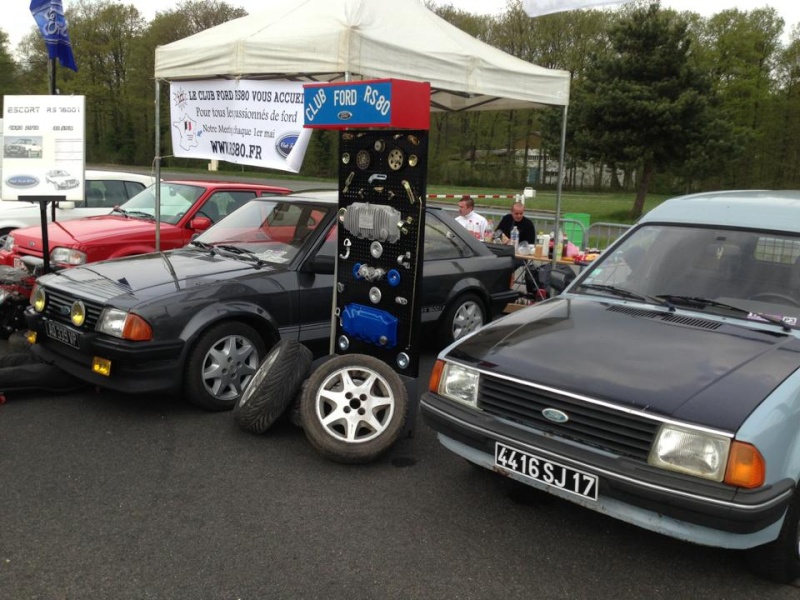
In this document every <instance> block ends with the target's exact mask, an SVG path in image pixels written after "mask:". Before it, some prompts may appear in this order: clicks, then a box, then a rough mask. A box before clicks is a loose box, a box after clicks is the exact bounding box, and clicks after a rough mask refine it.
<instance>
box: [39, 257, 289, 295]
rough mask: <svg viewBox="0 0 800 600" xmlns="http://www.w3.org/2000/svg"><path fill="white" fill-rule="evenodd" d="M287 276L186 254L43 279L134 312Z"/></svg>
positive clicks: (125, 261) (226, 259)
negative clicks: (141, 306)
mask: <svg viewBox="0 0 800 600" xmlns="http://www.w3.org/2000/svg"><path fill="white" fill-rule="evenodd" d="M283 271H284V269H283V268H282V267H276V266H275V265H262V266H261V267H257V266H256V265H255V263H253V262H251V261H248V260H242V259H237V258H232V257H228V256H223V255H221V254H219V253H215V254H211V253H207V252H201V251H198V250H193V249H189V248H183V249H180V250H173V251H171V252H155V253H152V254H141V255H138V256H130V257H126V258H118V259H115V260H107V261H101V262H96V263H91V264H89V265H83V266H81V267H75V268H72V269H64V270H62V271H57V272H55V273H50V274H48V275H44V276H42V277H40V278H39V282H40V283H41V284H42V285H44V286H45V287H48V286H53V287H55V288H59V289H62V290H65V291H69V293H71V294H75V295H76V296H79V297H83V298H86V299H87V300H92V301H95V302H101V303H102V302H108V301H109V300H112V299H114V298H118V297H121V296H124V298H125V299H124V301H122V304H124V306H125V307H126V308H130V307H132V306H135V305H136V304H138V303H139V302H142V301H147V300H151V299H159V298H170V297H171V296H172V295H173V294H174V293H175V292H178V291H180V290H185V289H191V288H196V287H197V286H202V285H208V284H214V285H216V284H219V283H222V282H225V281H227V280H229V279H233V278H236V277H240V276H242V274H243V273H249V272H253V273H258V274H259V276H263V275H269V274H272V273H277V272H283ZM173 299H174V297H173ZM114 304H118V303H114Z"/></svg>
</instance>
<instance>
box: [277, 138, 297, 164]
mask: <svg viewBox="0 0 800 600" xmlns="http://www.w3.org/2000/svg"><path fill="white" fill-rule="evenodd" d="M298 137H300V136H299V135H298V134H296V133H287V134H286V135H284V136H283V137H281V138H280V139H279V140H278V141H277V143H276V144H275V150H277V151H278V154H280V155H281V156H282V157H283V158H286V157H287V156H289V152H291V151H292V148H294V145H295V144H296V143H297V138H298Z"/></svg>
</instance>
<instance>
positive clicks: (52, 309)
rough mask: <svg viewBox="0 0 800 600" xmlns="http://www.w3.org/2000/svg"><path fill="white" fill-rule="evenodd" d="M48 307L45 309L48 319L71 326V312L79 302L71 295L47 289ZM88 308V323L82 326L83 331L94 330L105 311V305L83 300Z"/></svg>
mask: <svg viewBox="0 0 800 600" xmlns="http://www.w3.org/2000/svg"><path fill="white" fill-rule="evenodd" d="M46 292H47V305H46V306H45V309H44V314H45V316H47V318H49V319H51V320H53V321H58V322H59V323H65V324H68V325H71V322H70V319H69V312H70V310H71V309H72V304H73V303H74V302H75V300H77V298H75V297H74V296H72V295H71V294H65V293H64V292H60V291H57V290H52V289H49V288H48V289H47V290H46ZM82 301H83V304H84V306H85V307H86V321H85V323H84V324H83V325H82V327H81V328H82V329H88V330H94V326H95V325H96V324H97V320H98V319H99V318H100V311H102V310H103V305H102V304H100V303H98V302H92V301H91V300H82Z"/></svg>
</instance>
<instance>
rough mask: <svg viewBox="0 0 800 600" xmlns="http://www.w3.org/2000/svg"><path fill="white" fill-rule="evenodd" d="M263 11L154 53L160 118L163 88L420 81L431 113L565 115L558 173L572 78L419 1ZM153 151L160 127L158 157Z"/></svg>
mask: <svg viewBox="0 0 800 600" xmlns="http://www.w3.org/2000/svg"><path fill="white" fill-rule="evenodd" d="M263 8H264V9H263V11H262V12H260V13H257V14H254V15H248V16H246V17H242V18H239V19H235V20H233V21H229V22H227V23H223V24H222V25H218V26H216V27H212V28H210V29H207V30H205V31H202V32H200V33H197V34H195V35H193V36H190V37H188V38H184V39H182V40H178V41H177V42H173V43H171V44H167V45H165V46H159V47H158V48H156V55H155V77H156V99H157V100H156V102H157V111H158V98H159V97H160V93H159V85H160V81H162V80H166V81H176V80H181V79H183V80H200V79H237V78H241V79H286V80H291V81H304V82H335V81H355V80H366V79H385V78H395V79H406V80H410V81H423V82H429V83H430V85H431V110H432V111H434V112H436V111H449V112H461V111H467V110H503V109H526V108H541V107H544V106H560V107H562V108H563V125H562V139H561V160H560V165H561V166H560V167H559V168H560V169H563V164H564V160H563V159H564V138H565V131H566V116H567V106H568V104H569V90H570V76H569V73H568V72H566V71H559V70H553V69H546V68H543V67H539V66H536V65H534V64H531V63H529V62H526V61H524V60H522V59H519V58H517V57H515V56H512V55H510V54H507V53H506V52H503V51H501V50H498V49H497V48H495V47H493V46H490V45H488V44H485V43H484V42H481V41H479V40H477V39H475V38H473V37H472V36H470V35H468V34H467V33H465V32H463V31H461V30H460V29H458V28H457V27H455V26H453V25H451V24H449V23H448V22H447V21H445V20H444V19H442V18H440V17H439V16H438V15H436V14H435V13H434V12H432V11H431V10H429V9H427V8H426V7H425V6H424V5H423V4H421V2H420V0H264V3H263ZM159 144H160V143H159V140H158V128H156V153H157V154H158V152H159ZM159 165H160V161H158V160H157V162H156V167H157V169H158V168H159ZM562 179H563V177H562V176H561V175H560V176H559V178H558V190H557V199H556V203H557V206H556V219H557V220H556V227H558V217H559V214H560V200H561V181H562Z"/></svg>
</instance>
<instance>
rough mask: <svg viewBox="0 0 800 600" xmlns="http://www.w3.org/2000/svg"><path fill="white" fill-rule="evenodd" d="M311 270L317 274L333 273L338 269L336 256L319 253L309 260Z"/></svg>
mask: <svg viewBox="0 0 800 600" xmlns="http://www.w3.org/2000/svg"><path fill="white" fill-rule="evenodd" d="M308 266H309V270H310V271H311V272H312V273H316V274H317V275H333V273H334V271H335V270H336V257H334V256H331V255H330V254H328V255H321V254H317V255H316V256H315V257H314V258H312V259H311V260H310V261H309V262H308Z"/></svg>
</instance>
